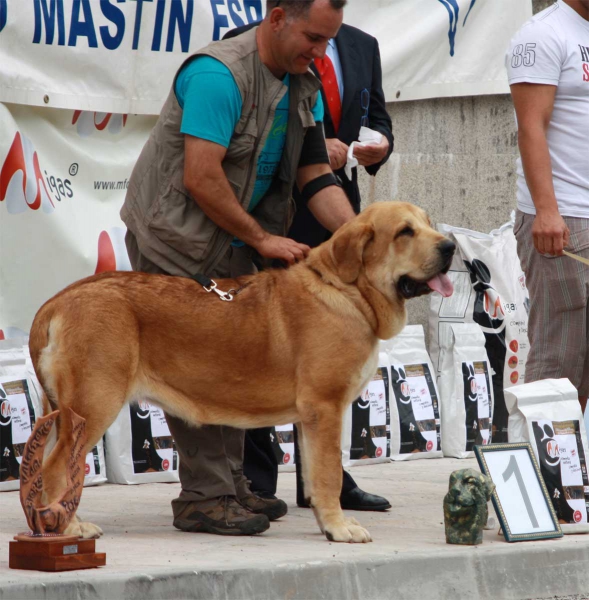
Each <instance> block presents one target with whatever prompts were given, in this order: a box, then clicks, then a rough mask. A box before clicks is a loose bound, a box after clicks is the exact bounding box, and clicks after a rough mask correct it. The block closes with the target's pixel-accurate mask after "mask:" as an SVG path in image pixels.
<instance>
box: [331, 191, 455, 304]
mask: <svg viewBox="0 0 589 600" xmlns="http://www.w3.org/2000/svg"><path fill="white" fill-rule="evenodd" d="M454 250H455V244H454V243H453V242H451V241H450V240H449V239H448V238H446V237H444V236H443V235H442V234H441V233H439V232H437V231H436V230H435V229H433V228H432V226H431V224H430V221H429V219H428V217H427V215H426V213H425V212H424V211H423V210H421V209H420V208H418V207H417V206H413V205H412V204H407V203H405V202H377V203H375V204H372V205H371V206H369V207H368V208H367V209H366V210H364V211H363V212H362V213H361V214H360V215H358V216H357V217H356V218H355V219H353V220H352V221H350V222H349V223H346V225H344V226H343V227H341V228H340V229H338V231H337V232H336V233H335V234H334V236H333V238H332V239H331V245H330V252H331V258H332V261H333V264H334V266H335V271H336V273H337V275H338V277H339V278H340V279H341V281H343V282H344V283H354V282H355V281H356V280H357V279H358V278H359V277H360V274H363V275H364V276H365V277H366V279H367V280H368V282H369V284H370V285H371V286H372V287H374V288H376V289H377V290H378V291H380V292H381V293H382V294H383V295H384V296H385V297H387V298H389V299H391V300H393V299H409V298H415V297H417V296H421V295H423V294H428V293H430V292H432V291H437V292H440V294H442V295H443V296H450V295H451V294H452V291H453V288H452V282H451V281H450V279H449V278H448V276H447V275H446V273H447V271H448V269H449V268H450V263H451V262H452V257H453V255H454Z"/></svg>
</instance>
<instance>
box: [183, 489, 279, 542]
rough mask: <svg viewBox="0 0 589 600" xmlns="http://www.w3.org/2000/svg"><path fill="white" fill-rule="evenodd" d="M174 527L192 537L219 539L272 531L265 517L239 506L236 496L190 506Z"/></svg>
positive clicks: (189, 504) (188, 503)
mask: <svg viewBox="0 0 589 600" xmlns="http://www.w3.org/2000/svg"><path fill="white" fill-rule="evenodd" d="M174 527H176V529H181V530H182V531H189V532H191V533H198V532H204V533H216V534H217V535H254V534H256V533H262V531H266V529H268V527H270V522H269V520H268V517H267V516H266V515H262V514H259V515H254V514H252V513H251V512H249V511H247V510H245V509H244V508H243V507H242V506H241V504H239V503H238V502H236V500H235V498H234V497H233V496H221V497H220V498H212V499H211V500H204V501H203V502H187V503H186V507H185V508H184V510H182V512H181V513H180V514H179V515H178V516H176V517H174Z"/></svg>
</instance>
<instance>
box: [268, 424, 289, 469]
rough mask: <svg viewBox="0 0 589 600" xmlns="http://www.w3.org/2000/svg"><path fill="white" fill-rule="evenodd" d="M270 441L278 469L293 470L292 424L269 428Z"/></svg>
mask: <svg viewBox="0 0 589 600" xmlns="http://www.w3.org/2000/svg"><path fill="white" fill-rule="evenodd" d="M270 442H271V444H272V448H273V449H274V454H275V455H276V460H277V462H278V471H279V472H281V473H283V472H285V471H294V470H295V451H294V426H293V424H292V423H289V424H287V425H276V427H272V428H271V429H270Z"/></svg>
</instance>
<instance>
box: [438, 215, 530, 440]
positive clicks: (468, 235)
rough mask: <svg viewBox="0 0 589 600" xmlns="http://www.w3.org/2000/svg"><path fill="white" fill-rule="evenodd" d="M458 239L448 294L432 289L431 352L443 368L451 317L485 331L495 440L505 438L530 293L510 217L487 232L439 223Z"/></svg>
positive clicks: (524, 347)
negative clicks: (506, 393) (508, 391)
mask: <svg viewBox="0 0 589 600" xmlns="http://www.w3.org/2000/svg"><path fill="white" fill-rule="evenodd" d="M438 229H439V230H440V231H441V232H442V233H444V234H445V235H447V236H448V237H450V238H451V239H452V240H453V241H454V242H456V245H457V251H456V253H455V255H454V260H453V262H452V266H451V267H450V271H449V273H448V276H449V277H450V279H451V280H452V283H453V284H454V293H453V294H452V296H450V297H449V298H442V296H440V295H439V294H432V295H431V300H430V318H429V331H430V346H429V349H430V353H431V357H432V361H433V363H434V366H435V367H436V368H437V369H438V371H439V370H440V369H441V366H442V362H441V353H440V348H441V346H442V345H443V344H444V338H447V337H448V336H449V328H450V327H451V325H452V324H453V323H463V322H464V323H477V324H478V325H479V326H480V328H481V331H482V332H483V334H484V335H485V345H486V348H487V355H488V357H489V361H490V364H491V369H492V373H493V394H494V399H495V411H494V414H493V440H494V441H495V442H506V441H507V418H508V414H507V408H506V407H505V400H504V398H503V389H504V388H506V387H511V386H513V385H518V384H521V383H523V382H524V377H525V364H526V358H527V355H528V349H529V342H528V308H529V295H528V292H527V289H526V284H525V275H524V273H523V271H522V269H521V266H520V262H519V258H518V256H517V249H516V246H517V244H516V240H515V236H514V234H513V220H512V221H510V222H508V223H506V224H505V225H503V226H502V227H500V228H499V229H497V230H494V231H491V233H490V234H484V233H479V232H476V231H471V230H468V229H460V228H457V227H450V226H448V225H438Z"/></svg>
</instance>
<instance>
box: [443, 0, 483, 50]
mask: <svg viewBox="0 0 589 600" xmlns="http://www.w3.org/2000/svg"><path fill="white" fill-rule="evenodd" d="M476 1H477V0H470V6H469V7H468V11H467V13H466V17H464V21H463V23H462V27H464V26H465V25H466V19H468V15H469V14H470V11H471V10H472V7H473V6H474V5H475V2H476ZM438 2H441V3H442V4H443V5H444V6H445V8H446V10H447V11H448V17H449V21H450V28H449V29H448V41H449V42H450V56H454V42H455V41H456V27H457V26H458V15H459V13H460V7H459V6H458V0H438Z"/></svg>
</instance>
